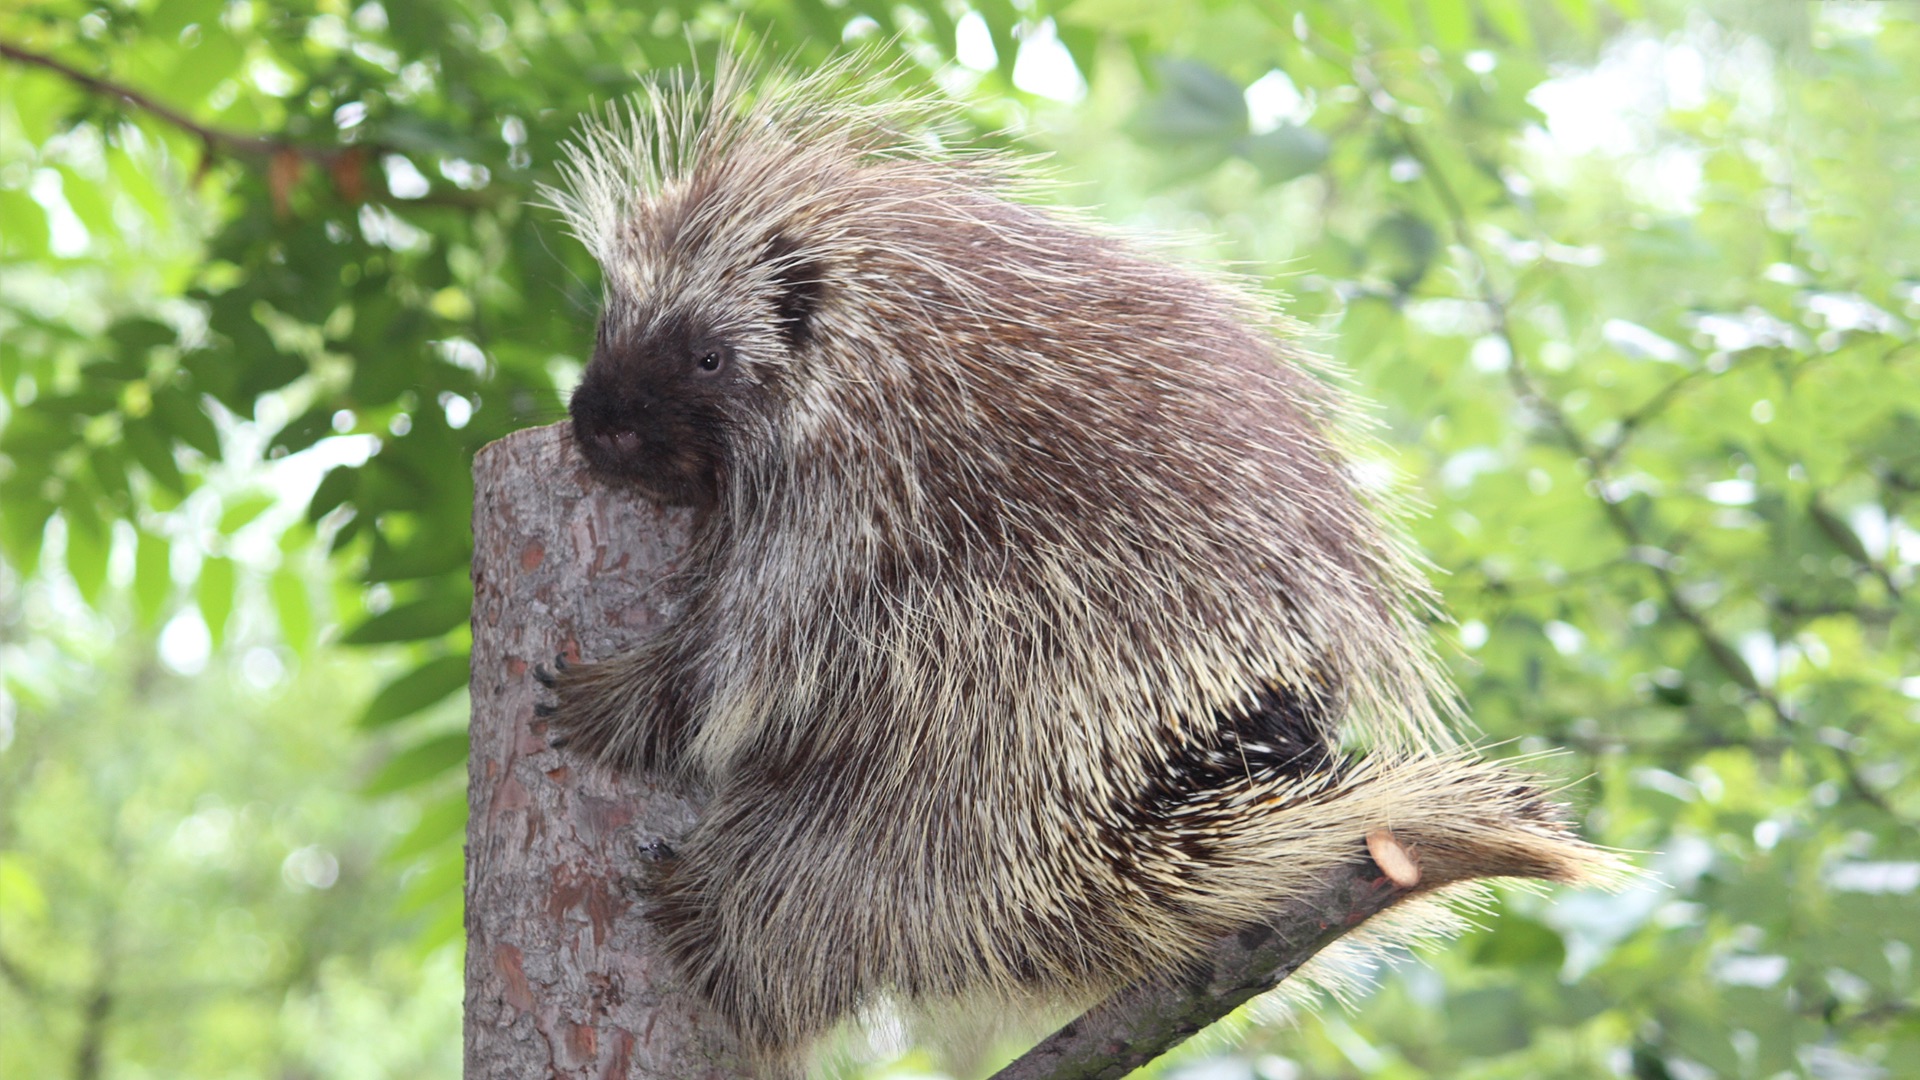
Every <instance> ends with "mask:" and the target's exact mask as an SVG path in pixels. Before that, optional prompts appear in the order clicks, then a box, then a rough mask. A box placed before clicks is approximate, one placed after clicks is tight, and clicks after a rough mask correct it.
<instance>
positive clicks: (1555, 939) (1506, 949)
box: [1474, 911, 1567, 970]
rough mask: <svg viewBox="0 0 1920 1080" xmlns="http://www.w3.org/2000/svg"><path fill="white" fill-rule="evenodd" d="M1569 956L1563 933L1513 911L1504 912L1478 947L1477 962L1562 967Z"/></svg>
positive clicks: (1497, 965)
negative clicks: (1561, 936)
mask: <svg viewBox="0 0 1920 1080" xmlns="http://www.w3.org/2000/svg"><path fill="white" fill-rule="evenodd" d="M1566 958H1567V947H1566V943H1565V942H1563V941H1562V940H1561V939H1560V935H1559V934H1557V933H1555V932H1554V931H1553V930H1552V929H1550V928H1549V927H1547V926H1545V925H1544V924H1542V923H1539V922H1536V921H1535V920H1533V919H1529V918H1527V917H1526V916H1524V915H1521V914H1519V913H1517V912H1513V911H1503V912H1501V914H1500V918H1499V920H1498V921H1496V922H1495V923H1494V924H1493V928H1492V929H1491V931H1489V932H1488V933H1486V934H1485V935H1483V936H1482V937H1481V938H1480V942H1479V948H1477V949H1475V950H1474V961H1475V962H1476V963H1479V964H1484V965H1489V966H1496V967H1524V966H1528V965H1532V966H1544V967H1549V968H1553V969H1554V970H1558V969H1559V968H1560V965H1561V964H1562V963H1563V962H1565V960H1566Z"/></svg>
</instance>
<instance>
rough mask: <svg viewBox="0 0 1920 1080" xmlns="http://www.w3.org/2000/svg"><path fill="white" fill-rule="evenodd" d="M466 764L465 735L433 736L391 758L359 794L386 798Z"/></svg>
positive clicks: (451, 733)
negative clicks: (362, 792) (363, 792)
mask: <svg viewBox="0 0 1920 1080" xmlns="http://www.w3.org/2000/svg"><path fill="white" fill-rule="evenodd" d="M466 760H467V733H466V732H465V731H455V732H448V733H446V734H444V735H434V736H432V737H430V738H428V739H426V740H425V741H423V742H419V743H416V744H414V745H413V746H410V747H408V748H406V749H405V750H402V751H400V752H399V753H398V754H395V755H394V756H393V757H392V758H390V759H389V760H388V761H387V763H386V764H385V765H382V766H381V767H380V771H379V772H377V773H374V774H373V779H371V780H368V781H367V784H366V787H365V788H363V789H362V790H363V791H365V792H366V793H367V794H368V795H390V794H392V793H393V792H396V791H399V790H401V789H402V788H409V787H413V786H414V785H416V784H423V783H425V782H427V781H428V780H432V779H434V778H436V777H438V776H441V775H444V774H446V773H449V772H452V771H453V770H454V769H457V768H459V767H460V766H461V765H464V764H466Z"/></svg>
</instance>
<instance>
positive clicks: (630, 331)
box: [568, 316, 756, 506]
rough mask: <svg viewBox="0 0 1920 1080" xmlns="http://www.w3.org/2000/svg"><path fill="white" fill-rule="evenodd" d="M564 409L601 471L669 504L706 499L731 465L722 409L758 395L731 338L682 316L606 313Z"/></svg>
mask: <svg viewBox="0 0 1920 1080" xmlns="http://www.w3.org/2000/svg"><path fill="white" fill-rule="evenodd" d="M598 338H599V339H598V341H597V342H596V344H595V348H594V355H593V361H592V363H590V364H589V365H588V366H587V370H586V374H585V376H584V377H583V378H582V379H581V380H580V385H579V386H578V387H577V388H576V389H575V390H574V392H573V399H572V401H571V403H570V404H569V407H568V411H569V412H570V413H571V414H572V417H573V434H574V441H575V442H576V443H578V444H579V447H580V452H581V453H582V454H583V455H584V456H585V457H586V459H587V463H588V464H589V465H590V466H591V467H592V468H593V469H594V471H595V472H597V473H599V474H600V475H601V476H602V477H603V478H606V479H609V480H615V481H622V482H626V483H630V484H632V485H634V486H636V487H638V488H639V489H640V490H641V491H642V492H644V493H645V494H646V495H648V496H649V497H651V498H653V499H655V500H657V501H659V502H661V503H665V504H667V505H670V506H710V505H712V503H713V501H714V498H715V494H716V492H717V491H718V489H719V483H720V474H721V471H722V470H723V469H725V468H726V465H727V445H726V438H725V433H726V431H727V428H728V417H729V415H730V414H732V413H733V412H734V411H736V410H738V409H739V408H741V407H742V406H743V405H744V404H745V403H746V401H745V399H748V398H750V397H751V396H753V395H755V394H756V388H754V387H753V386H752V385H751V384H750V383H749V382H748V381H747V380H746V378H745V377H744V375H743V373H742V372H741V370H740V360H739V357H738V356H737V355H736V351H735V349H734V347H733V345H732V344H731V343H729V342H728V341H727V340H726V339H725V338H724V337H722V336H721V335H720V334H718V333H715V332H714V331H712V330H710V329H707V328H705V327H702V326H699V325H697V324H695V323H692V322H691V321H689V320H686V319H673V320H669V321H667V322H665V323H664V324H662V325H658V326H650V327H643V328H633V327H630V326H624V325H622V321H621V320H619V319H618V318H616V317H613V316H608V317H605V318H602V320H601V322H600V331H599V335H598Z"/></svg>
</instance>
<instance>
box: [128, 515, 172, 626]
mask: <svg viewBox="0 0 1920 1080" xmlns="http://www.w3.org/2000/svg"><path fill="white" fill-rule="evenodd" d="M134 536H135V542H134V549H133V610H134V614H135V615H136V616H137V617H138V618H139V620H140V625H142V626H147V627H152V626H156V625H158V624H159V622H160V615H161V613H162V612H163V611H165V610H166V606H167V600H168V598H169V597H171V596H172V595H173V553H172V550H171V549H170V548H169V546H168V544H167V540H166V538H165V537H163V536H155V535H154V534H153V533H150V532H148V531H147V530H145V529H140V530H137V531H136V532H135V534H134Z"/></svg>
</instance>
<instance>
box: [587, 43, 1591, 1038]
mask: <svg viewBox="0 0 1920 1080" xmlns="http://www.w3.org/2000/svg"><path fill="white" fill-rule="evenodd" d="M859 79H864V80H866V81H867V82H868V83H869V84H871V83H872V82H873V81H874V80H875V74H874V72H873V71H872V69H871V65H868V64H866V63H865V62H864V61H858V60H856V61H852V62H849V63H847V64H842V65H840V66H837V67H833V68H830V69H828V70H826V71H824V72H822V73H819V74H815V75H811V76H806V77H792V76H788V75H786V74H784V73H780V72H768V73H764V74H762V75H761V76H759V77H750V76H749V74H748V73H747V71H746V69H745V68H744V67H742V66H740V65H732V66H727V65H723V66H722V67H721V69H720V71H719V73H718V75H717V76H716V78H715V79H714V81H713V83H712V84H711V85H706V84H702V83H700V82H698V81H683V82H680V83H670V84H666V85H663V86H656V87H655V88H654V89H652V90H650V91H648V92H647V94H646V95H645V96H644V97H642V98H640V99H637V100H636V102H635V103H633V104H632V105H630V106H628V107H626V108H624V109H618V110H614V111H611V112H609V113H608V114H607V115H606V116H605V117H604V118H602V119H601V120H600V121H599V122H597V123H595V124H592V125H590V126H589V127H588V128H587V129H586V130H585V134H584V136H583V137H582V138H581V139H580V140H579V142H578V143H577V145H575V146H573V147H572V149H571V154H570V157H569V158H568V160H567V161H566V162H565V163H564V164H563V171H564V174H565V180H566V183H565V185H564V189H563V190H560V191H557V192H551V193H550V196H551V198H552V200H553V202H554V204H555V205H556V206H557V207H558V208H559V209H560V210H561V211H562V212H563V213H564V214H565V216H566V217H567V219H568V221H569V223H570V224H571V226H572V229H573V231H574V232H575V233H576V235H578V236H579V238H580V239H581V240H582V241H583V242H584V243H585V244H586V245H587V246H588V247H589V248H590V249H591V250H592V252H593V254H594V255H595V257H596V258H597V259H598V261H599V263H600V265H601V268H602V270H603V274H604V281H605V306H604V310H603V312H602V315H601V318H600V324H599V328H598V333H597V338H596V340H595V343H594V352H593V359H592V361H591V363H590V364H589V365H588V367H587V369H586V372H585V374H584V376H583V378H582V380H581V382H580V385H579V387H578V389H577V390H576V391H575V393H574V395H573V398H572V404H571V414H572V420H573V433H574V438H575V441H576V442H577V444H578V447H579V450H580V452H581V454H582V455H583V456H584V457H585V459H586V461H587V462H588V464H589V467H590V469H591V470H592V472H593V473H594V474H595V475H597V476H599V477H600V478H602V479H604V480H606V481H609V482H612V483H618V484H622V485H628V486H631V487H632V488H634V489H637V490H638V491H639V492H640V493H642V494H644V495H646V496H648V497H650V498H652V499H655V500H657V501H659V502H662V503H666V504H673V505H687V506H692V507H694V508H695V521H696V524H695V527H694V536H693V540H692V546H691V548H690V550H689V552H688V555H687V557H686V570H685V573H684V574H683V575H681V577H680V578H679V580H678V583H677V586H676V587H677V588H678V590H679V593H680V596H679V606H678V611H679V614H678V615H677V616H676V617H675V619H674V621H673V622H672V624H671V625H670V626H668V627H667V628H666V629H665V630H664V631H663V632H662V633H661V634H659V635H658V636H657V638H655V639H654V640H653V641H651V642H649V643H648V644H647V645H646V646H645V647H643V648H641V649H639V650H636V651H634V652H631V653H626V654H622V655H619V656H614V657H608V658H599V659H598V660H596V661H595V662H591V663H588V664H585V665H580V666H576V667H573V668H570V669H569V670H567V671H566V672H564V673H562V677H561V678H560V681H559V683H558V685H557V687H556V692H557V694H558V696H559V702H558V713H557V715H556V716H555V718H554V727H555V729H556V730H557V731H559V732H560V733H561V734H562V736H563V737H564V738H565V739H566V740H567V741H568V751H569V752H574V753H582V754H586V755H589V756H591V757H593V758H596V759H598V760H599V761H601V762H603V763H605V764H607V765H609V766H612V767H615V768H623V769H633V768H647V769H656V770H665V771H669V772H673V773H677V774H679V775H681V776H683V777H687V778H689V779H692V780H694V781H696V782H698V783H699V784H700V785H702V787H703V788H704V789H705V790H707V791H709V792H711V801H710V803H709V806H708V808H707V810H706V813H705V815H704V817H703V819H702V821H701V823H700V824H699V825H698V826H697V827H696V829H695V830H694V831H693V832H692V833H691V834H690V835H689V836H688V837H686V838H685V839H684V840H683V841H682V842H680V843H678V844H677V845H676V855H675V858H674V859H673V860H672V863H671V866H670V868H669V869H668V870H667V871H666V872H665V874H664V876H663V878H662V884H661V885H660V887H659V890H658V893H657V895H656V896H654V897H653V898H652V899H651V901H650V904H649V909H648V916H649V918H650V919H652V920H653V921H654V923H655V925H656V926H657V927H658V928H659V929H660V931H661V932H662V933H663V934H664V936H665V940H666V942H667V943H668V951H669V952H670V953H671V955H672V956H673V958H674V961H675V962H676V964H677V965H678V967H679V969H680V971H681V973H682V974H683V975H684V977H685V979H686V982H687V985H688V987H689V989H690V992H692V993H695V994H698V995H700V996H701V998H702V999H703V1000H704V1001H705V1002H706V1003H707V1004H708V1005H709V1006H710V1007H711V1008H712V1009H713V1010H714V1011H715V1012H717V1013H718V1014H719V1015H721V1016H722V1017H724V1018H725V1019H726V1020H727V1021H728V1023H729V1024H730V1025H731V1027H732V1028H733V1030H734V1031H735V1032H736V1033H737V1034H738V1035H739V1036H740V1038H741V1040H742V1041H743V1043H744V1044H745V1045H746V1046H747V1047H748V1049H750V1050H752V1051H754V1052H755V1053H757V1054H759V1055H761V1056H763V1057H765V1058H767V1059H790V1058H791V1057H792V1056H793V1055H795V1054H797V1053H799V1052H801V1051H802V1050H804V1049H805V1048H806V1047H807V1046H808V1045H809V1044H811V1043H813V1042H814V1041H815V1040H816V1039H817V1038H818V1036H819V1035H820V1034H821V1033H822V1032H823V1031H825V1030H827V1029H828V1028H830V1027H832V1026H833V1025H834V1024H836V1023H837V1022H839V1021H840V1020H842V1019H844V1018H846V1017H848V1016H849V1015H851V1014H853V1013H855V1012H856V1011H858V1010H860V1009H861V1008H862V1007H864V1006H867V1005H870V1004H873V1003H875V1002H879V1001H885V1000H894V1001H900V1000H905V1001H910V1002H937V1001H947V1000H957V999H966V1000H969V1001H982V1000H985V1001H999V1002H1007V1003H1011V1002H1029V1001H1032V1000H1045V1001H1054V1002H1066V1003H1085V1002H1088V1001H1091V1000H1094V999H1097V998H1098V997H1099V996H1100V995H1102V994H1104V993H1106V992H1107V991H1109V990H1111V989H1112V988H1114V987H1116V986H1119V985H1121V984H1124V983H1126V982H1128V981H1130V980H1132V979H1135V978H1139V977H1142V976H1145V975H1149V974H1153V973H1157V972H1162V971H1166V970H1169V969H1172V968H1177V967H1178V966H1180V965H1181V964H1183V963H1187V962H1189V961H1191V960H1192V959H1193V958H1194V957H1195V956H1196V955H1198V953H1199V952H1200V950H1202V949H1203V948H1205V947H1206V946H1207V945H1208V944H1209V943H1211V942H1212V941H1213V940H1215V939H1216V938H1217V937H1219V936H1220V935H1222V934H1225V933H1228V932H1231V931H1233V930H1234V929H1236V928H1238V927H1241V926H1244V925H1246V924H1247V923H1248V922H1250V921H1252V920H1255V919H1258V918H1261V917H1262V915H1263V914H1264V913H1267V912H1271V911H1272V910H1273V908H1274V907H1275V905H1277V904H1279V903H1282V902H1284V901H1286V900H1287V899H1289V898H1292V897H1297V896H1301V895H1303V894H1305V893H1307V892H1309V891H1310V890H1311V888H1312V886H1313V884H1314V883H1315V882H1316V881H1317V880H1319V879H1320V878H1321V877H1322V876H1324V875H1325V874H1326V873H1327V872H1328V870H1329V868H1332V867H1336V866H1340V865H1344V864H1349V863H1351V862H1353V861H1354V860H1356V859H1364V858H1365V857H1366V855H1365V852H1366V848H1365V846H1364V844H1363V838H1364V837H1365V836H1366V835H1367V834H1368V833H1369V831H1370V830H1377V829H1380V828H1383V827H1391V828H1394V829H1396V830H1398V835H1400V836H1401V837H1402V838H1403V839H1404V840H1405V841H1406V842H1408V843H1409V844H1411V845H1412V849H1413V850H1415V851H1417V852H1419V853H1420V855H1421V857H1422V858H1423V859H1424V870H1423V873H1424V874H1425V875H1426V882H1427V883H1428V884H1444V883H1446V882H1448V881H1457V880H1463V879H1467V878H1477V877H1485V876H1491V875H1517V876H1530V877H1541V878H1550V879H1556V880H1570V881H1577V880H1583V879H1587V878H1590V877H1592V876H1594V875H1596V874H1604V873H1606V872H1608V871H1609V869H1610V866H1611V864H1610V862H1609V857H1608V856H1605V855H1603V854H1601V853H1598V852H1597V851H1595V850H1594V849H1591V848H1588V847H1586V846H1584V845H1582V844H1581V843H1580V842H1579V841H1577V840H1576V839H1574V838H1573V837H1572V836H1571V835H1570V834H1569V833H1568V832H1567V831H1566V830H1565V828H1564V827H1563V826H1562V825H1561V824H1560V822H1559V821H1558V818H1557V815H1556V813H1555V808H1554V807H1553V806H1552V805H1551V804H1550V802H1549V801H1548V800H1547V799H1545V798H1544V797H1543V796H1542V794H1541V792H1540V790H1539V788H1538V786H1537V785H1535V784H1534V783H1533V782H1532V781H1530V780H1528V779H1527V778H1525V777H1522V776H1517V775H1516V774H1513V773H1510V772H1509V771H1507V770H1506V769H1504V768H1502V767H1500V766H1496V765H1492V764H1485V763H1481V762H1478V761H1476V760H1475V759H1474V758H1473V757H1472V756H1471V755H1469V754H1467V753H1466V752H1464V751H1462V750H1459V749H1455V748H1451V745H1450V743H1449V741H1448V737H1447V735H1446V731H1445V729H1446V722H1447V720H1448V718H1449V715H1450V712H1451V710H1452V705H1451V702H1452V700H1453V699H1452V697H1451V692H1450V690H1449V689H1448V687H1447V685H1446V683H1445V680H1444V679H1443V677H1442V676H1441V675H1440V674H1439V669H1438V667H1437V666H1436V664H1435V663H1434V661H1433V659H1432V657H1431V655H1430V653H1429V649H1428V645H1427V641H1426V634H1425V631H1424V629H1423V625H1422V624H1423V620H1424V619H1425V618H1426V617H1427V615H1428V614H1429V592H1428V589H1427V586H1426V585H1425V584H1424V582H1423V581H1422V578H1421V575H1420V573H1419V572H1418V569H1417V567H1416V564H1415V560H1414V559H1413V558H1412V557H1411V556H1410V554H1409V553H1408V552H1407V550H1406V549H1405V547H1404V545H1403V543H1402V541H1401V539H1400V537H1399V536H1398V535H1397V534H1396V533H1395V532H1394V531H1393V530H1392V529H1391V528H1390V527H1389V525H1388V524H1386V523H1385V521H1384V519H1383V517H1382V515H1381V513H1380V512H1379V511H1378V510H1377V509H1376V508H1374V507H1373V506H1371V505H1370V504H1369V497H1368V496H1367V495H1366V493H1364V492H1362V491H1361V490H1359V488H1358V487H1357V485H1356V483H1355V480H1354V471H1353V470H1352V469H1351V468H1350V466H1349V464H1348V462H1349V454H1350V448H1351V447H1352V446H1353V445H1355V444H1356V442H1357V440H1356V438H1355V437H1354V435H1353V428H1354V425H1353V423H1352V422H1351V420H1350V416H1349V413H1350V409H1349V406H1348V403H1347V401H1346V399H1345V398H1344V397H1343V395H1342V394H1341V392H1340V391H1339V390H1338V389H1337V385H1336V380H1334V379H1333V378H1332V377H1330V375H1329V374H1328V372H1327V371H1325V370H1324V368H1323V367H1321V366H1320V365H1318V364H1317V363H1315V362H1313V361H1312V360H1311V359H1310V358H1308V357H1306V356H1305V355H1303V354H1302V353H1300V352H1299V351H1298V350H1297V349H1295V348H1294V347H1292V346H1291V345H1289V344H1288V343H1287V338H1286V326H1285V325H1284V323H1283V322H1282V321H1281V320H1280V319H1279V318H1278V317H1277V316H1275V315H1273V314H1271V313H1270V312H1269V311H1268V310H1267V309H1266V308H1265V307H1264V306H1263V305H1262V304H1261V303H1259V302H1257V301H1255V300H1253V299H1251V298H1250V295H1249V294H1248V293H1246V292H1245V291H1244V290H1242V289H1239V288H1237V287H1235V286H1232V285H1228V284H1223V283H1221V282H1218V281H1214V280H1211V279H1208V278H1205V277H1202V276H1200V275H1197V274H1195V273H1193V272H1190V271H1187V270H1182V269H1179V268H1176V267H1173V266H1170V265H1168V264H1167V263H1165V262H1163V261H1160V260H1157V259H1155V258H1151V257H1147V256H1145V255H1143V254H1141V253H1139V252H1137V251H1136V250H1135V249H1133V248H1132V247H1130V246H1129V245H1128V244H1126V243H1125V242H1122V241H1120V240H1117V239H1115V238H1113V237H1111V236H1109V235H1106V234H1104V233H1102V232H1100V231H1098V230H1096V229H1093V228H1090V227H1088V226H1086V225H1084V224H1082V223H1080V222H1078V221H1076V220H1075V219H1073V218H1071V217H1070V216H1067V215H1063V214H1060V213H1057V212H1051V211H1047V210H1043V209H1039V208H1037V207H1036V206H1035V205H1033V204H1031V203H1030V202H1029V201H1027V198H1026V197H1027V192H1026V190H1025V189H1024V188H1022V187H1021V185H1020V183H1019V182H1018V181H1017V180H1016V179H1014V178H1013V176H1014V174H1015V173H1016V172H1017V170H1015V169H1013V168H1012V167H1010V166H1009V164H1008V162H1007V161H1006V160H1005V159H1004V158H999V157H993V156H982V155H971V154H967V153H963V152H956V151H953V150H951V149H948V148H945V147H943V146H942V144H941V142H940V140H939V138H938V137H937V135H935V134H932V132H933V131H934V130H935V129H936V128H937V126H938V125H937V124H930V123H929V121H931V120H938V119H939V112H938V110H937V109H930V108H929V107H928V106H926V105H925V104H924V103H911V102H910V103H907V104H904V105H903V104H899V103H894V104H875V103H872V102H871V100H870V97H862V96H861V95H859V94H858V93H855V92H849V91H847V90H845V89H844V87H846V86H847V85H849V84H850V83H851V82H853V81H856V80H859ZM1423 887H1424V886H1423Z"/></svg>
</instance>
